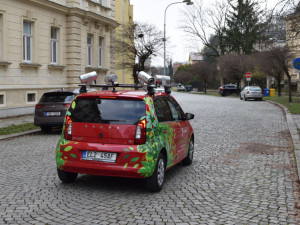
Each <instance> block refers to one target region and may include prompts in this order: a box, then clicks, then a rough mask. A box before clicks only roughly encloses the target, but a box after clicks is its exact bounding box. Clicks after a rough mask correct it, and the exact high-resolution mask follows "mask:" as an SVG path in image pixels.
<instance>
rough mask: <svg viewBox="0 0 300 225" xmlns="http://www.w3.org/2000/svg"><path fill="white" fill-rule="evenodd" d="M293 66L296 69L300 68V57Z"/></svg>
mask: <svg viewBox="0 0 300 225" xmlns="http://www.w3.org/2000/svg"><path fill="white" fill-rule="evenodd" d="M293 66H294V68H295V69H297V70H300V58H296V59H295V60H294V62H293Z"/></svg>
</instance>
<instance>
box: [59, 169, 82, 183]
mask: <svg viewBox="0 0 300 225" xmlns="http://www.w3.org/2000/svg"><path fill="white" fill-rule="evenodd" d="M57 175H58V177H59V179H60V180H61V181H62V182H63V183H72V182H73V181H74V180H76V178H77V175H78V173H72V172H67V171H63V170H61V169H59V168H57Z"/></svg>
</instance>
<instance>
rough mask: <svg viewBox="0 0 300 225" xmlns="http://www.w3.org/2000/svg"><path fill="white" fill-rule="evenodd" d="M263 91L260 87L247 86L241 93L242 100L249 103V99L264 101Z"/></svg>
mask: <svg viewBox="0 0 300 225" xmlns="http://www.w3.org/2000/svg"><path fill="white" fill-rule="evenodd" d="M262 98H263V94H262V90H261V88H260V87H258V86H246V87H245V88H244V89H243V90H242V91H241V93H240V99H241V100H243V99H244V100H245V101H247V100H248V99H254V100H259V101H262Z"/></svg>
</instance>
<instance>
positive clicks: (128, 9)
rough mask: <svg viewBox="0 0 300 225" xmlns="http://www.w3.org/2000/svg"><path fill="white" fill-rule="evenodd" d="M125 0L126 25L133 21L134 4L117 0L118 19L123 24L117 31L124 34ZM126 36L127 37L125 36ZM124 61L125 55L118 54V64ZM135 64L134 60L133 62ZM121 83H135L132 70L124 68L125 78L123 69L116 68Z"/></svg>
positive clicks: (124, 0) (126, 0)
mask: <svg viewBox="0 0 300 225" xmlns="http://www.w3.org/2000/svg"><path fill="white" fill-rule="evenodd" d="M123 2H124V25H126V24H128V23H133V6H132V5H130V1H129V0H116V20H117V21H118V22H119V23H120V24H121V25H120V26H119V27H118V28H117V29H116V33H118V34H122V29H123V26H122V23H123ZM125 38H126V37H125ZM122 62H123V55H122V54H117V55H116V63H117V65H121V64H122ZM132 63H133V64H134V62H132ZM116 74H117V76H118V80H119V83H126V84H133V83H134V79H133V77H132V70H130V69H126V68H125V69H124V80H123V69H118V68H117V70H116Z"/></svg>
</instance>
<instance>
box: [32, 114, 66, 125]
mask: <svg viewBox="0 0 300 225" xmlns="http://www.w3.org/2000/svg"><path fill="white" fill-rule="evenodd" d="M64 120H65V117H54V116H53V117H45V116H42V117H37V116H35V117H34V125H35V126H61V127H62V126H63V124H64Z"/></svg>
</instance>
